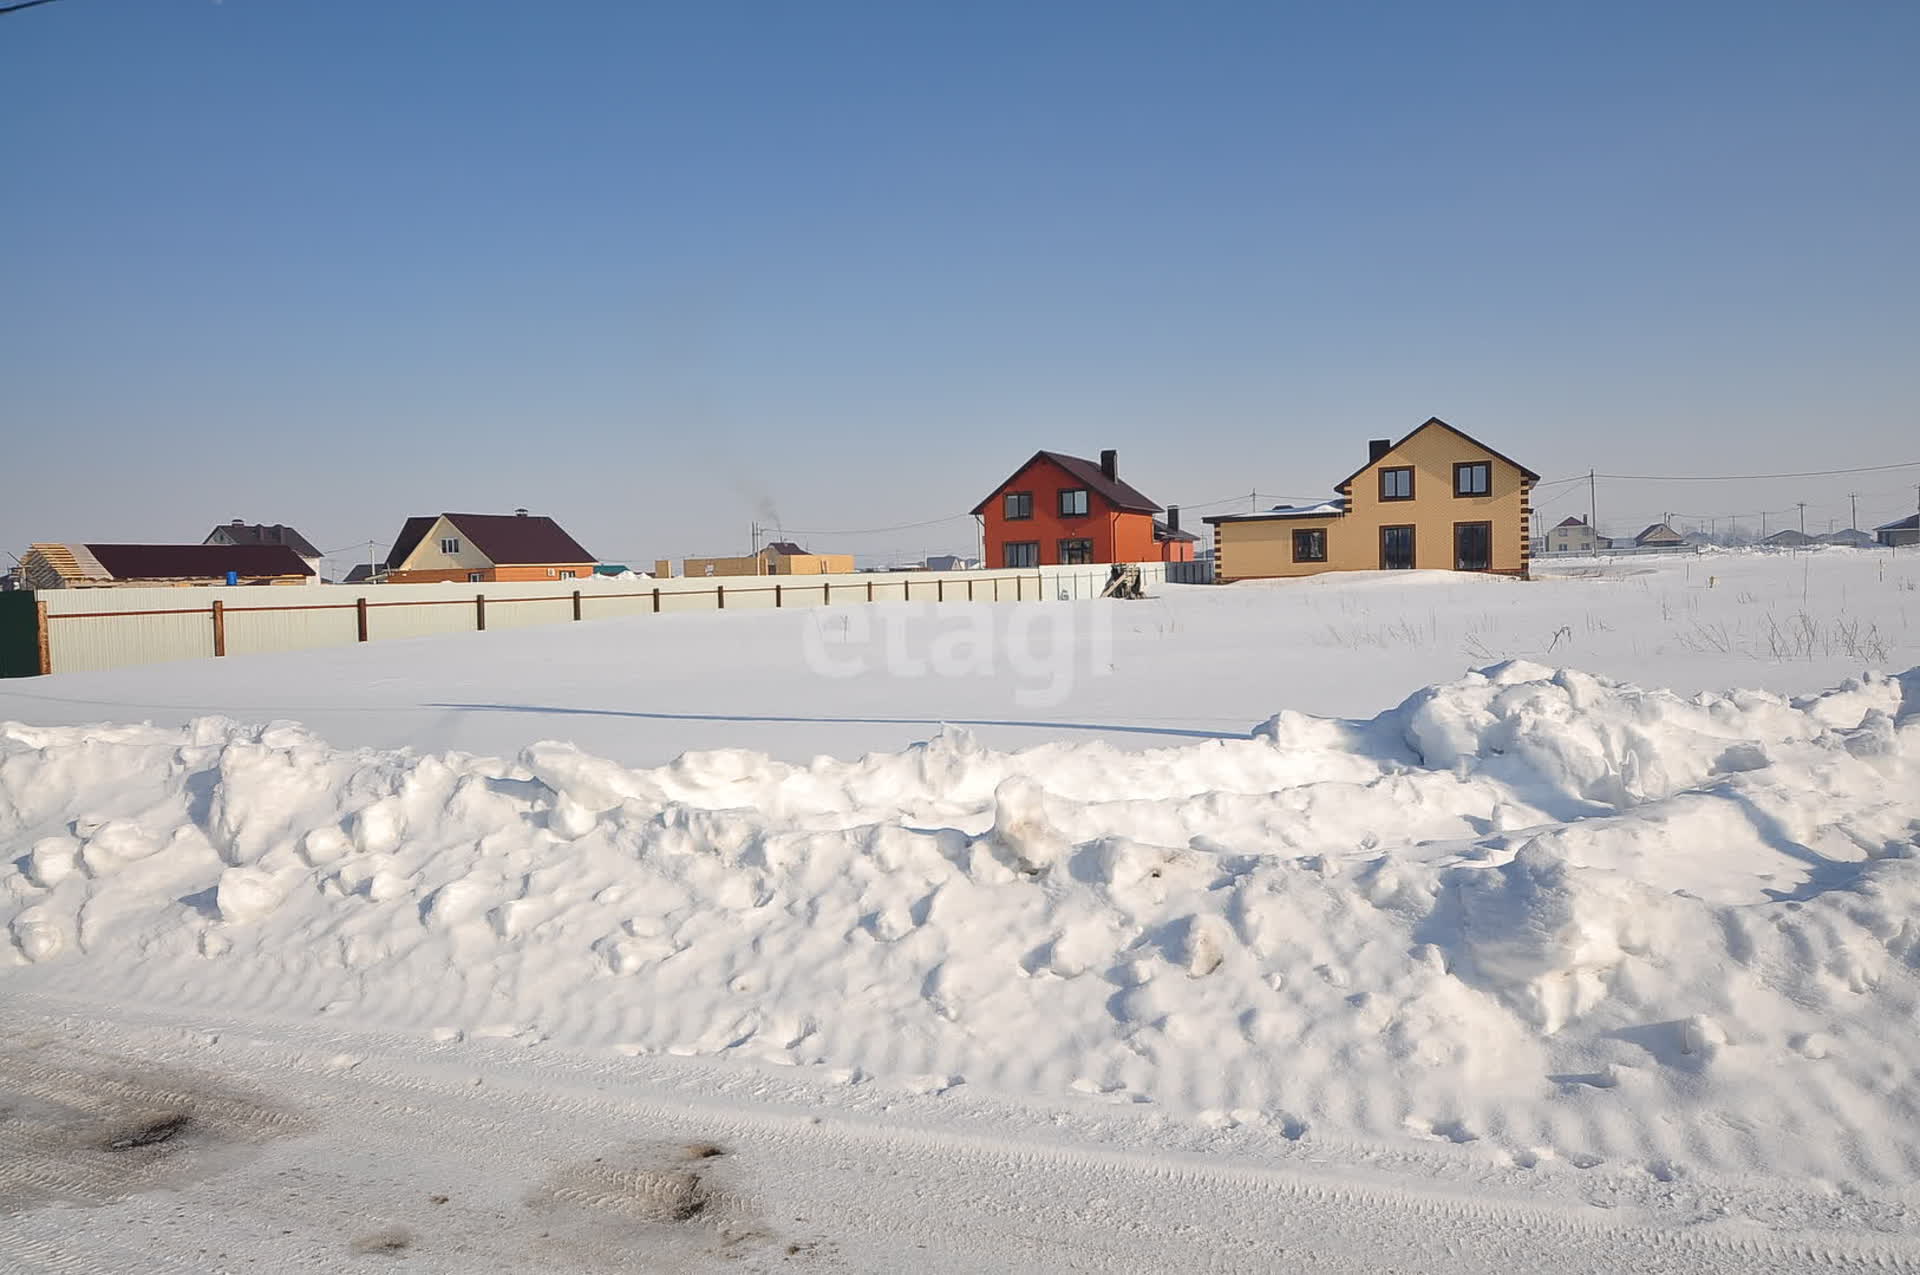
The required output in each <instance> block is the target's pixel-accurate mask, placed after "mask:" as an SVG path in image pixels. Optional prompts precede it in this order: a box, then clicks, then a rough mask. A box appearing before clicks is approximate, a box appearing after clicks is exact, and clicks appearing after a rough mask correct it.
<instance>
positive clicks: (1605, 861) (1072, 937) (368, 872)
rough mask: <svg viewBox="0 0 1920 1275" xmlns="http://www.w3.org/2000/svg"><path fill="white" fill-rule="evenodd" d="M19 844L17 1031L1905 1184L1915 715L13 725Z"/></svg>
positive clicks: (1881, 686) (1864, 686)
mask: <svg viewBox="0 0 1920 1275" xmlns="http://www.w3.org/2000/svg"><path fill="white" fill-rule="evenodd" d="M0 845H3V846H4V848H5V849H6V850H7V857H8V858H9V859H11V860H12V862H11V865H10V866H6V867H0V924H4V925H5V926H6V928H7V931H8V933H9V934H10V936H11V945H10V947H9V948H8V949H7V950H6V952H5V954H4V955H0V965H3V966H5V967H6V968H5V971H4V972H5V977H8V978H11V979H15V980H19V983H18V985H20V986H29V985H38V986H44V987H48V988H50V989H58V990H62V991H66V992H69V993H76V992H77V993H85V994H88V995H94V996H107V997H115V998H139V999H141V1000H149V1001H156V1002H164V1003H172V1004H180V1005H189V1006H190V1005H194V1004H209V1005H213V1004H217V1005H219V1006H221V1007H223V1008H229V1009H244V1008H249V1007H250V1008H252V1009H255V1010H257V1011H259V1012H263V1013H282V1014H284V1013H293V1014H300V1013H314V1012H331V1013H336V1014H340V1015H342V1016H344V1017H346V1018H349V1019H351V1020H353V1021H356V1022H361V1023H365V1024H369V1025H380V1026H388V1027H395V1028H403V1029H411V1030H421V1031H432V1032H434V1033H436V1034H437V1035H438V1036H440V1037H441V1038H443V1039H451V1038H454V1037H457V1036H467V1037H482V1038H498V1037H507V1038H513V1039H516V1040H518V1041H521V1042H522V1043H529V1044H531V1043H537V1042H538V1041H540V1040H543V1039H552V1040H557V1041H562V1042H566V1043H569V1044H575V1045H583V1046H605V1047H610V1048H619V1049H624V1050H627V1051H629V1052H640V1051H658V1052H674V1053H711V1054H733V1055H738V1056H745V1057H752V1058H757V1059H762V1060H769V1061H775V1062H781V1063H787V1064H793V1065H804V1066H818V1067H824V1068H829V1069H833V1070H834V1071H835V1073H836V1074H837V1075H839V1076H841V1077H842V1078H844V1079H846V1080H848V1081H860V1080H863V1079H866V1078H873V1079H875V1080H877V1081H881V1082H886V1083H900V1084H907V1085H910V1086H911V1087H914V1088H917V1089H922V1090H925V1089H939V1088H944V1087H948V1086H951V1085H953V1084H957V1083H961V1082H963V1081H964V1082H968V1083H974V1084H983V1085H991V1086H999V1087H1006V1088H1017V1089H1020V1090H1023V1091H1037V1092H1042V1093H1059V1094H1074V1093H1078V1094H1082V1095H1087V1096H1089V1097H1097V1098H1100V1099H1103V1100H1107V1101H1135V1102H1157V1103H1161V1104H1164V1105H1165V1106H1166V1107H1167V1108H1168V1109H1169V1110H1171V1111H1174V1112H1180V1113H1187V1114H1197V1115H1201V1116H1204V1117H1205V1118H1206V1119H1208V1120H1211V1121H1215V1122H1234V1121H1264V1122H1269V1123H1272V1124H1274V1125H1276V1126H1277V1127H1279V1128H1280V1129H1282V1130H1283V1131H1285V1132H1287V1133H1288V1134H1289V1136H1297V1137H1318V1138H1332V1139H1341V1138H1367V1139H1378V1138H1392V1137H1403V1136H1407V1135H1409V1134H1411V1135H1414V1136H1418V1137H1425V1138H1440V1139H1448V1140H1451V1141H1455V1142H1463V1143H1464V1142H1480V1143H1482V1144H1483V1145H1485V1146H1486V1147H1489V1148H1492V1149H1493V1150H1494V1152H1495V1153H1496V1154H1499V1155H1503V1156H1507V1157H1510V1158H1511V1159H1512V1160H1513V1161H1515V1162H1517V1163H1521V1164H1531V1163H1535V1162H1537V1161H1538V1160H1540V1159H1541V1158H1544V1157H1550V1156H1563V1157H1567V1158H1571V1159H1574V1160H1575V1161H1576V1162H1579V1163H1589V1162H1597V1161H1598V1160H1600V1159H1606V1158H1614V1157H1627V1158H1630V1159H1633V1160H1637V1161H1640V1162H1643V1163H1645V1164H1646V1165H1648V1166H1649V1168H1650V1169H1651V1170H1652V1171H1655V1172H1657V1173H1662V1174H1667V1173H1673V1172H1681V1171H1685V1170H1686V1169H1687V1167H1689V1166H1696V1167H1701V1168H1729V1167H1743V1168H1753V1167H1766V1168H1769V1169H1773V1170H1777V1171H1784V1172H1796V1173H1812V1174H1821V1175H1826V1176H1831V1177H1836V1178H1845V1179H1850V1180H1857V1179H1872V1180H1882V1181H1896V1180H1911V1179H1912V1178H1913V1177H1914V1175H1915V1171H1916V1168H1920V1122H1916V1120H1915V1115H1916V1114H1917V1113H1916V1111H1915V1097H1916V1093H1917V1092H1920V1091H1916V1089H1915V1087H1914V1073H1913V1064H1912V1062H1911V1061H1910V1054H1911V1051H1910V1049H1909V1048H1908V1047H1907V1044H1906V1042H1907V1040H1908V1039H1909V1038H1910V1035H1911V1025H1912V1023H1913V1021H1914V1017H1915V1014H1916V1012H1917V1011H1920V977H1917V975H1916V965H1920V921H1916V919H1915V918H1916V917H1920V670H1916V671H1915V672H1914V673H1909V674H1907V675H1905V677H1904V678H1900V679H1891V678H1885V677H1877V676H1869V677H1866V678H1863V679H1860V680H1857V681H1852V682H1849V683H1847V684H1846V685H1844V686H1842V687H1840V688H1839V689H1837V690H1833V691H1830V692H1827V693H1824V694H1821V695H1816V696H1811V697H1808V698H1804V699H1798V700H1788V699H1786V698H1783V697H1781V696H1777V695H1771V694H1767V693H1762V692H1734V693H1730V694H1719V695H1702V696H1698V697H1693V698H1683V697H1680V696H1676V695H1674V694H1671V693H1668V692H1663V691H1656V690H1642V689H1639V688H1636V687H1633V686H1629V685H1624V684H1620V683H1615V682H1611V681H1607V680H1605V679H1602V678H1598V677H1594V676H1591V675H1587V674H1583V673H1579V672H1576V671H1571V670H1553V669H1549V668H1545V667H1540V666H1537V665H1529V664H1522V663H1508V664H1502V665H1496V666H1494V667H1491V668H1489V669H1487V670H1485V671H1484V672H1483V673H1479V674H1473V675H1469V676H1467V677H1466V678H1463V679H1461V680H1459V681H1457V682H1454V683H1451V684H1448V685H1444V686H1437V687H1431V688H1428V689H1425V690H1422V691H1420V692H1418V693H1417V694H1415V695H1414V696H1412V697H1411V698H1410V699H1408V700H1407V701H1406V702H1405V703H1404V704H1402V705H1400V706H1399V707H1398V708H1395V709H1393V710H1391V711H1389V712H1386V713H1383V714H1381V715H1380V716H1379V717H1377V718H1374V719H1371V720H1368V721H1335V720H1327V719H1320V718H1310V717H1305V716H1302V715H1299V714H1294V713H1282V714H1280V715H1278V716H1276V717H1273V718H1271V719H1269V720H1268V721H1267V722H1265V723H1264V724H1263V725H1261V726H1260V727H1259V728H1257V729H1256V730H1255V731H1253V732H1252V733H1251V735H1250V736H1249V737H1248V738H1246V739H1239V740H1223V741H1210V742H1206V743H1200V744H1194V745H1190V746H1185V747H1180V748H1170V749H1162V750H1157V751H1147V752H1126V751H1120V750H1116V749H1113V748H1111V747H1109V746H1107V745H1105V744H1098V743H1094V744H1087V743H1081V744H1056V745H1049V746H1046V747H1042V748H1036V749H1031V750H1027V751H1024V752H1018V753H1001V752H994V751H991V750H987V749H985V748H982V747H981V746H979V745H978V744H977V743H976V742H975V741H974V740H973V739H972V737H971V736H969V735H968V734H966V733H965V732H962V731H946V732H943V733H941V734H940V735H938V736H936V737H935V738H933V739H931V740H929V741H927V742H926V743H923V744H920V745H917V746H914V747H912V748H909V749H906V750H904V751H902V752H898V753H888V754H879V755H873V756H868V757H864V758H861V759H859V760H855V761H840V760H834V759H829V758H821V759H817V760H815V761H813V762H812V763H810V764H807V765H792V764H787V763H783V762H780V761H776V760H772V759H769V758H767V757H765V756H763V755H760V754H757V753H751V752H745V751H739V750H721V751H709V752H697V753H688V754H686V755H684V756H682V757H680V758H679V759H678V760H676V761H674V762H673V763H671V764H669V765H666V766H661V767H658V768H653V769H643V770H636V769H629V768H626V767H622V766H619V765H616V764H614V763H611V762H608V761H605V760H602V759H599V758H596V757H593V756H590V755H587V754H585V753H583V752H581V751H579V750H578V749H575V748H573V747H571V746H568V745H563V744H555V743H543V744H538V745H535V746H533V747H531V748H529V749H527V750H526V751H525V752H524V753H523V754H522V755H521V756H520V757H519V758H518V759H517V760H515V761H503V760H498V759H492V758H483V757H473V756H466V755H462V754H445V755H425V756H423V755H416V754H412V753H409V752H404V751H401V752H389V751H376V750H359V751H345V750H340V749H335V748H331V747H329V746H328V745H326V744H325V743H324V742H322V741H321V740H319V739H317V738H315V737H314V736H313V735H312V734H311V733H309V732H308V731H306V730H305V729H303V728H302V727H300V726H298V725H294V724H290V723H275V724H272V725H269V726H264V727H259V726H243V725H240V724H237V723H234V722H231V721H226V720H221V719H203V720H200V721H197V722H195V723H193V724H192V725H191V726H190V727H187V728H185V729H177V730H176V729H161V728H155V727H142V726H128V727H89V728H80V727H59V728H35V727H29V726H22V725H17V724H9V725H6V726H4V727H0ZM1816 1130H1817V1131H1821V1134H1822V1136H1819V1137H1815V1136H1810V1134H1811V1132H1812V1131H1816Z"/></svg>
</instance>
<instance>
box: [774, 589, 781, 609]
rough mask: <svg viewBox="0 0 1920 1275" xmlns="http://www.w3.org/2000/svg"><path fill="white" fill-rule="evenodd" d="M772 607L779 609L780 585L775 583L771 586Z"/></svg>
mask: <svg viewBox="0 0 1920 1275" xmlns="http://www.w3.org/2000/svg"><path fill="white" fill-rule="evenodd" d="M773 609H774V610H776V611H778V610H779V609H780V586H779V585H777V584H776V585H774V586H773Z"/></svg>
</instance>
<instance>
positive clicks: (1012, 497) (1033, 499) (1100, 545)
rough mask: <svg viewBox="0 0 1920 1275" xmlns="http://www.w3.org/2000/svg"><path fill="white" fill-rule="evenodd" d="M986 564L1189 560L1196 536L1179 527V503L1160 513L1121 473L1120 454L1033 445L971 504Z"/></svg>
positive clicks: (1047, 564)
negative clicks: (1086, 454) (1082, 453)
mask: <svg viewBox="0 0 1920 1275" xmlns="http://www.w3.org/2000/svg"><path fill="white" fill-rule="evenodd" d="M972 512H973V514H974V516H975V517H977V518H979V519H981V521H982V524H983V528H984V532H985V535H984V541H985V544H986V562H987V565H988V566H990V567H1014V568H1021V567H1048V566H1062V565H1072V564H1075V563H1088V562H1190V561H1192V560H1193V549H1194V544H1195V537H1193V536H1190V535H1183V534H1182V533H1181V532H1180V519H1179V513H1178V511H1177V510H1166V511H1164V512H1166V513H1167V514H1168V519H1167V520H1166V521H1164V522H1163V521H1161V520H1159V519H1157V518H1155V517H1154V515H1155V514H1157V513H1161V512H1163V511H1162V509H1161V508H1160V506H1159V505H1157V504H1155V503H1154V502H1153V501H1151V500H1149V499H1148V498H1147V497H1146V496H1145V495H1143V494H1142V493H1141V492H1140V491H1139V490H1138V489H1137V488H1135V487H1133V486H1132V485H1131V484H1129V483H1126V482H1123V481H1122V480H1121V478H1120V453H1119V452H1116V451H1112V450H1108V451H1103V452H1101V453H1100V459H1099V461H1098V462H1097V463H1096V462H1094V461H1090V460H1083V459H1081V458H1080V457H1078V456H1069V455H1067V454H1066V453H1065V452H1049V451H1038V452H1035V453H1034V454H1033V455H1032V456H1030V457H1028V458H1027V461H1026V463H1025V464H1023V465H1021V466H1020V468H1018V469H1016V470H1014V471H1013V474H1012V475H1011V476H1010V477H1009V478H1007V479H1006V481H1004V482H1002V483H1001V484H1000V485H999V486H998V487H995V488H994V489H993V490H992V491H991V492H989V493H988V494H987V498H986V499H985V500H982V501H981V502H980V503H979V504H977V505H975V506H974V507H973V511H972Z"/></svg>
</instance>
